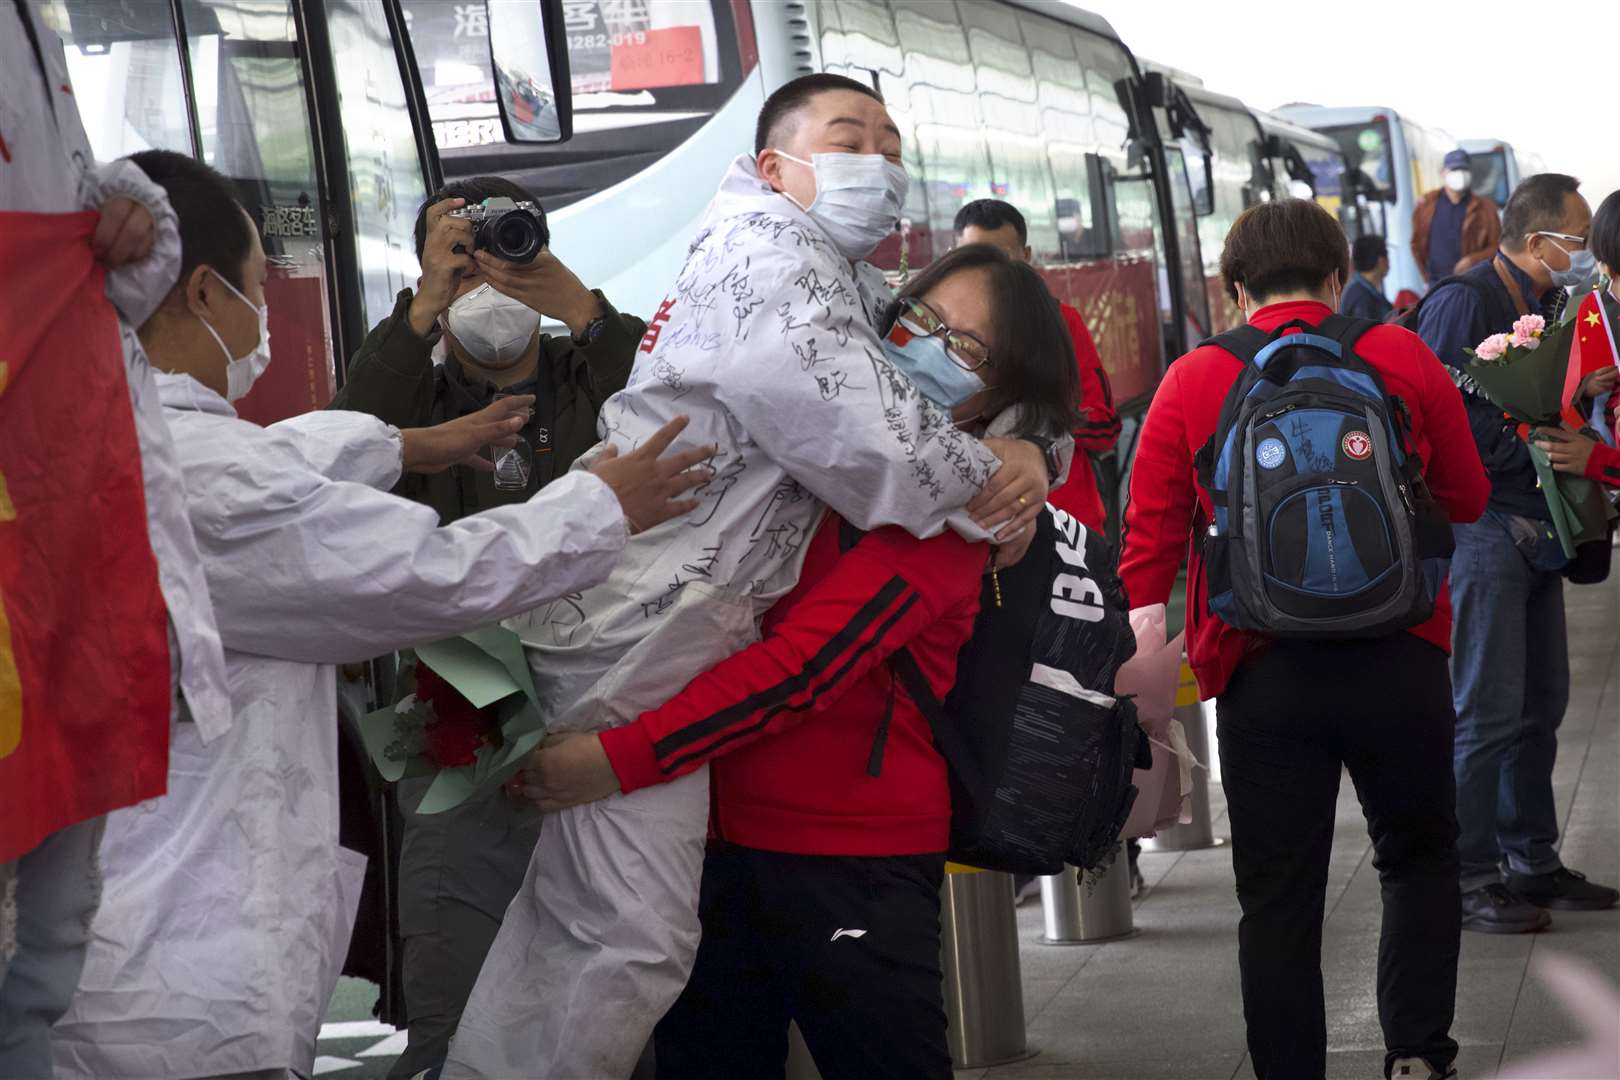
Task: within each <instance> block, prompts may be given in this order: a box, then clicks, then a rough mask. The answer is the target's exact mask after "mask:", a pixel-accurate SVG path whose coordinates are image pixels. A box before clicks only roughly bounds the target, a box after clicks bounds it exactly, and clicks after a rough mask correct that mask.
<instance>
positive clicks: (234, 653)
mask: <svg viewBox="0 0 1620 1080" xmlns="http://www.w3.org/2000/svg"><path fill="white" fill-rule="evenodd" d="M132 160H133V161H134V162H135V163H136V164H137V165H139V166H140V168H141V170H142V171H143V172H144V173H145V174H146V175H148V176H149V177H151V178H152V180H154V181H155V182H156V183H157V184H159V185H160V186H161V187H162V188H163V189H164V190H165V191H166V193H167V195H168V198H169V201H170V203H171V204H172V205H173V207H174V209H175V211H176V213H177V214H178V215H179V219H180V220H179V233H180V247H181V256H180V274H179V281H178V284H176V285H175V287H174V288H173V289H172V290H171V291H170V292H169V294H168V296H167V297H166V298H165V299H164V301H163V302H162V304H161V305H160V306H159V307H158V308H157V310H156V312H155V313H154V314H153V315H152V316H151V317H150V318H149V319H148V320H147V321H146V322H145V324H144V325H143V326H142V327H141V329H140V335H141V341H142V343H143V344H144V345H145V347H146V351H147V353H148V355H150V357H151V358H152V363H153V366H154V367H155V368H156V369H157V370H158V371H160V372H162V373H163V374H160V375H158V377H157V382H158V390H159V393H160V394H161V396H162V400H163V407H164V418H165V420H166V421H167V423H168V425H169V427H170V429H171V430H172V432H173V434H174V439H175V445H176V447H177V449H178V456H179V461H180V465H181V469H182V471H183V475H184V480H185V494H186V503H187V510H188V514H189V517H190V523H191V526H192V529H193V530H194V533H195V535H196V540H197V543H198V547H199V550H200V553H201V562H202V569H203V571H204V573H205V575H206V578H207V583H208V589H209V592H210V594H211V595H212V598H213V602H214V609H215V612H216V615H217V618H218V622H219V627H220V635H221V638H222V640H223V642H224V645H225V647H226V652H225V656H226V666H227V671H228V676H229V683H230V697H231V707H232V708H233V710H234V714H235V716H234V723H233V724H232V725H231V727H230V728H229V730H228V731H227V732H226V733H225V734H223V735H221V736H220V737H219V738H217V739H215V740H214V741H213V742H211V743H207V744H206V745H205V744H204V743H203V741H202V739H201V737H200V735H199V730H200V729H201V728H202V726H203V722H204V720H205V719H206V718H205V717H202V716H195V715H194V716H191V717H182V718H181V720H180V721H179V722H177V723H176V724H175V725H174V731H173V744H172V752H171V756H170V766H169V778H168V781H169V783H168V793H167V794H165V795H163V796H161V797H159V798H156V799H152V800H149V801H148V802H145V803H141V804H139V805H137V806H134V807H131V808H128V809H125V810H121V811H119V812H117V813H115V814H113V815H111V817H110V818H109V820H108V824H107V829H106V836H105V839H104V841H103V844H102V859H103V864H104V873H105V880H106V885H105V897H104V900H103V903H102V907H101V911H100V914H99V915H98V916H97V918H96V921H95V924H94V927H93V934H92V936H93V940H92V942H91V945H90V949H89V954H88V957H87V959H86V962H85V966H84V971H83V974H82V976H81V977H80V980H79V987H78V992H77V994H76V995H75V998H74V1001H73V1004H72V1005H71V1007H70V1008H69V1010H68V1012H67V1013H66V1015H65V1016H64V1017H63V1018H62V1019H61V1020H60V1021H59V1022H58V1023H57V1025H56V1027H55V1028H54V1030H53V1031H52V1055H53V1058H54V1065H55V1071H54V1075H56V1076H57V1077H83V1078H86V1080H91V1078H93V1080H113V1078H127V1080H149V1078H151V1077H158V1076H161V1077H165V1078H168V1080H187V1078H197V1077H210V1078H214V1077H228V1076H248V1077H255V1078H259V1077H277V1078H284V1077H287V1076H296V1077H307V1076H310V1075H311V1074H312V1073H313V1070H314V1061H315V1039H316V1034H317V1031H318V1030H319V1026H320V1020H321V1016H322V1014H323V1012H324V1011H325V1007H326V1004H327V1001H328V999H329V997H330V995H331V992H332V989H333V987H334V985H335V983H336V981H337V974H338V965H339V964H340V963H341V961H342V959H343V956H344V952H345V949H346V947H347V943H348V937H349V927H350V924H351V922H352V919H353V916H354V905H355V903H356V900H357V899H358V888H359V875H360V874H361V873H362V872H363V868H364V867H363V863H364V860H363V859H360V858H359V857H357V856H355V855H354V853H352V852H346V851H345V850H344V849H342V848H340V847H339V845H338V814H337V809H338V804H337V800H338V792H337V770H338V732H337V726H336V675H335V670H336V669H335V666H334V665H335V664H338V663H344V662H349V661H355V660H362V659H365V658H368V657H372V656H376V655H378V654H380V653H383V652H386V651H389V650H392V649H396V648H401V647H404V646H407V645H410V644H413V643H419V642H422V641H428V640H435V639H438V638H442V637H446V636H448V635H451V634H456V633H461V632H465V631H468V630H472V629H475V628H477V627H479V626H481V625H485V624H488V623H491V622H494V621H496V620H498V619H500V618H502V617H505V616H507V615H511V614H513V613H515V612H519V611H523V610H526V609H528V608H531V607H533V606H534V605H535V604H537V603H540V602H542V601H544V600H546V599H548V598H551V597H556V596H559V595H562V594H565V593H569V592H574V591H577V590H580V589H583V588H586V587H588V586H590V585H591V584H593V583H595V582H598V581H601V580H602V579H603V578H605V577H606V575H607V574H608V572H609V570H610V569H611V567H612V566H613V565H614V563H615V562H617V561H618V558H619V556H620V553H621V551H622V549H623V547H624V543H625V539H626V537H627V535H628V534H629V533H631V532H633V531H635V530H636V529H638V528H650V527H652V526H654V525H656V524H658V523H660V522H663V521H666V520H668V519H669V518H671V517H673V516H675V515H676V514H678V513H681V512H684V511H686V510H688V509H690V508H692V506H693V505H694V504H693V503H692V502H690V501H684V500H682V499H681V495H682V494H683V493H684V492H686V491H689V490H690V489H691V488H692V487H693V486H695V485H696V484H698V483H699V482H701V480H702V479H703V478H705V477H706V476H707V475H708V474H707V471H706V470H701V469H695V468H694V466H696V465H697V464H698V463H699V462H700V461H701V460H702V459H703V458H704V457H706V456H707V455H708V454H709V453H710V452H711V451H710V449H709V448H704V449H699V450H695V451H688V452H686V453H677V454H670V455H668V456H662V457H661V456H660V455H661V454H662V452H663V450H664V449H665V448H667V446H668V445H669V443H670V442H671V441H672V440H673V439H674V437H675V435H676V434H677V433H678V432H679V431H680V430H681V428H682V427H683V423H682V422H679V421H677V422H675V423H671V424H669V425H666V426H665V427H664V428H663V429H661V430H660V431H659V432H657V433H654V434H651V435H650V436H649V438H648V439H647V440H646V441H645V442H644V443H643V445H642V447H641V449H639V450H637V451H635V452H633V453H626V454H624V455H622V456H619V455H608V456H606V457H604V458H603V459H602V460H601V461H600V462H598V463H597V465H596V466H595V467H594V468H593V469H592V470H591V471H588V472H587V471H581V472H578V473H575V474H573V475H571V476H569V477H568V478H566V479H564V480H560V481H558V482H557V483H556V484H554V485H552V486H551V487H550V488H549V489H548V490H547V491H545V492H544V493H542V494H540V495H537V496H535V497H534V498H533V499H530V500H528V501H526V502H523V503H520V504H517V505H513V506H506V507H498V508H494V509H491V510H488V511H485V512H484V513H481V514H475V515H472V516H470V517H468V518H466V519H464V520H462V521H459V522H456V523H453V524H451V525H447V526H442V527H441V526H440V525H439V522H438V516H437V515H436V514H435V513H434V512H433V511H431V510H429V509H427V508H426V507H422V506H419V505H416V504H415V503H412V502H409V501H407V500H405V499H400V498H397V497H395V496H392V495H389V494H387V493H386V491H385V490H378V489H387V488H389V487H392V486H393V485H394V484H395V482H396V481H397V480H398V478H399V476H400V474H401V472H402V470H412V469H417V470H420V469H435V468H443V467H445V466H447V465H449V464H451V463H453V462H458V461H462V460H465V459H467V458H468V457H469V456H470V455H472V454H474V453H475V452H476V451H477V449H478V448H479V447H480V446H483V445H486V444H491V443H494V444H497V445H501V444H509V443H510V442H511V441H512V439H513V437H514V434H515V432H516V431H517V430H518V429H519V428H520V427H521V426H522V425H523V423H524V416H523V413H524V412H525V410H526V409H527V408H528V406H529V405H530V403H531V400H532V399H529V398H526V397H518V398H515V399H513V400H512V401H511V402H501V403H497V404H496V405H494V406H491V407H490V408H488V409H485V410H481V411H479V412H477V413H474V414H473V415H471V416H468V417H464V418H462V419H459V420H455V421H451V422H448V423H445V424H442V425H438V426H435V427H431V428H418V429H408V430H404V431H401V430H400V429H398V428H396V427H393V426H391V425H388V424H385V423H383V422H381V421H379V420H377V419H375V418H373V417H369V416H365V415H363V414H360V413H355V412H340V411H329V412H321V413H313V414H307V415H305V416H301V417H297V418H295V419H293V420H289V421H283V422H282V423H279V424H275V425H272V426H271V427H269V428H261V427H259V426H257V425H255V424H251V423H249V422H247V421H244V420H240V419H238V418H237V417H236V415H235V410H234V409H233V407H232V405H231V402H232V401H233V400H235V399H238V398H240V397H241V396H242V395H244V394H246V393H247V392H248V390H249V388H250V387H251V386H252V385H253V382H254V380H255V379H256V378H257V377H258V375H259V374H261V373H262V372H263V371H264V369H265V367H266V365H267V364H268V363H269V345H270V343H269V340H268V334H267V333H266V307H265V303H264V278H265V274H266V260H265V255H264V250H263V248H262V247H261V246H260V242H259V237H258V233H257V230H256V229H255V228H254V226H253V222H252V220H251V218H249V217H248V215H247V213H246V212H245V211H244V210H243V209H242V207H241V205H240V204H239V203H238V202H237V201H236V199H235V198H234V196H233V194H232V191H231V188H230V184H229V182H228V181H226V180H225V179H224V178H223V177H221V176H220V175H219V174H218V173H216V172H214V171H213V170H212V169H210V168H209V167H208V166H206V165H203V164H201V163H200V162H197V161H195V160H193V159H192V158H190V157H187V156H184V155H181V154H176V153H172V152H169V151H160V150H151V151H144V152H142V153H140V154H137V155H135V156H134V158H133V159H132ZM190 721H195V722H190Z"/></svg>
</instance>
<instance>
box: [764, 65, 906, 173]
mask: <svg viewBox="0 0 1620 1080" xmlns="http://www.w3.org/2000/svg"><path fill="white" fill-rule="evenodd" d="M829 90H852V91H854V92H855V93H857V94H865V95H866V96H867V97H869V98H871V99H872V100H873V101H876V102H878V103H879V104H882V103H883V95H882V94H880V93H878V92H877V91H876V90H874V89H872V88H871V87H870V86H868V85H866V84H865V83H863V82H857V81H855V80H854V79H851V78H847V77H845V76H843V75H834V74H833V73H832V72H830V71H819V72H816V73H815V74H813V75H800V76H799V77H798V78H797V79H794V80H793V81H792V82H790V83H784V84H783V85H781V86H779V87H777V88H776V89H775V90H774V91H773V92H772V93H771V96H770V97H768V98H766V99H765V104H764V105H761V106H760V109H759V122H758V123H757V124H756V125H755V126H754V153H755V154H759V153H761V152H762V151H763V150H764V149H765V148H766V147H768V146H774V145H776V143H778V142H780V141H782V140H783V139H785V138H786V135H785V133H784V132H783V131H782V130H781V128H782V125H783V124H784V123H785V122H786V121H787V120H789V119H790V118H791V117H792V116H793V114H794V113H796V112H798V111H799V110H800V109H801V108H803V107H804V106H806V105H808V104H809V103H810V99H811V98H813V97H815V96H816V95H817V94H825V93H826V92H827V91H829Z"/></svg>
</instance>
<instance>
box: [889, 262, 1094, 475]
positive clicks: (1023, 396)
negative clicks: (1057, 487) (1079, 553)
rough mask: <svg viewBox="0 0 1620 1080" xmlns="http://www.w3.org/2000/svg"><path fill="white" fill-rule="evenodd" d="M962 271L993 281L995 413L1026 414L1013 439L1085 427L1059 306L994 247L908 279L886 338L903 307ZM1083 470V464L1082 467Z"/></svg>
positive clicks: (1034, 277) (1033, 275)
mask: <svg viewBox="0 0 1620 1080" xmlns="http://www.w3.org/2000/svg"><path fill="white" fill-rule="evenodd" d="M964 270H985V271H988V272H989V275H990V311H991V317H992V318H993V319H994V320H995V326H996V341H995V348H994V349H993V350H992V351H991V353H990V361H991V363H992V364H993V365H994V371H993V373H992V374H991V375H990V377H989V378H988V379H987V380H986V381H987V382H989V383H991V384H992V385H993V389H994V395H993V400H994V404H993V410H994V411H996V412H999V411H1001V410H1002V409H1006V408H1010V407H1012V406H1014V405H1017V406H1021V407H1022V412H1021V414H1020V416H1019V424H1018V429H1017V430H1016V431H1015V432H1013V434H1015V435H1043V436H1046V437H1049V438H1055V437H1056V436H1058V435H1061V434H1063V433H1065V432H1070V431H1073V430H1074V429H1075V428H1077V427H1079V426H1080V372H1079V370H1078V368H1077V367H1076V366H1075V360H1074V339H1073V338H1071V337H1070V336H1069V327H1068V324H1066V323H1065V322H1064V321H1063V312H1062V310H1061V309H1060V308H1059V307H1058V302H1057V300H1056V299H1055V298H1054V297H1053V296H1052V293H1051V292H1050V290H1048V289H1047V287H1046V282H1045V281H1044V280H1043V279H1042V278H1041V275H1040V272H1039V271H1037V270H1036V269H1035V268H1034V267H1032V266H1030V265H1029V264H1028V263H1025V262H1022V261H1021V260H1018V259H1014V258H1012V257H1011V256H1009V255H1008V254H1007V253H1006V252H1005V251H1002V250H1001V249H1000V248H998V247H993V246H991V245H990V244H968V245H966V246H964V247H959V248H953V249H951V250H950V251H948V252H946V253H945V254H944V255H942V256H940V257H939V258H937V259H935V260H934V261H933V262H931V263H929V264H928V265H927V266H925V267H924V268H923V269H922V271H921V272H919V273H918V274H916V275H915V276H914V277H912V278H910V279H909V280H908V281H907V282H906V283H905V284H904V285H903V286H901V287H900V291H899V293H898V294H896V302H895V303H892V304H890V305H889V307H888V309H887V310H886V311H885V312H884V316H883V319H882V323H881V326H880V329H881V331H882V332H883V333H884V334H887V333H888V332H889V330H890V329H891V328H892V327H893V326H894V322H895V319H896V318H898V317H899V313H900V304H899V301H900V300H904V299H906V298H907V297H912V296H918V297H920V296H922V295H924V294H926V293H927V292H929V291H930V290H931V289H933V288H934V287H935V286H936V285H938V284H939V283H940V282H942V281H944V280H945V279H946V278H948V277H950V276H951V275H953V274H958V273H961V272H962V271H964ZM1082 464H1083V463H1082Z"/></svg>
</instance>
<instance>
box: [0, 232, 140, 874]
mask: <svg viewBox="0 0 1620 1080" xmlns="http://www.w3.org/2000/svg"><path fill="white" fill-rule="evenodd" d="M96 221H97V215H96V214H95V213H93V212H86V213H79V214H27V213H18V212H0V266H7V267H27V272H26V273H13V274H8V276H7V280H6V285H5V287H4V288H3V289H0V806H3V809H0V863H7V862H12V861H14V860H15V859H17V858H18V857H19V856H21V855H24V854H26V853H27V852H28V851H30V850H31V849H33V848H34V847H36V846H38V844H39V842H40V841H41V840H43V839H45V837H46V836H48V835H50V834H51V833H52V832H55V831H56V830H58V829H62V828H66V827H67V826H69V825H72V824H74V823H75V822H79V821H84V820H86V819H88V818H93V817H98V816H100V815H102V814H105V813H108V812H109V811H112V810H116V809H117V808H119V807H121V806H128V805H130V804H131V803H136V802H140V801H141V800H143V799H149V798H152V797H153V796H155V795H161V794H163V791H164V787H165V785H166V783H167V777H168V763H169V652H168V639H167V632H166V630H165V624H166V620H167V616H166V614H165V611H164V606H163V596H162V593H160V592H159V590H158V573H157V562H156V560H155V559H154V558H153V555H152V545H151V543H150V542H149V541H148V540H147V538H146V496H145V493H144V489H143V488H142V484H141V453H140V444H139V442H138V441H137V438H136V433H135V418H134V415H133V413H132V412H131V411H130V396H129V384H128V382H127V381H126V375H125V371H124V353H123V347H122V344H121V337H120V333H121V331H120V328H119V323H118V316H117V314H116V313H115V312H114V311H113V307H112V305H111V304H110V303H108V301H107V297H106V295H105V292H104V290H103V271H102V268H101V267H100V265H98V264H97V262H96V259H95V256H94V255H92V254H91V252H90V237H91V235H92V234H93V233H94V232H95V228H96Z"/></svg>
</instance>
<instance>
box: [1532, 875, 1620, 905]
mask: <svg viewBox="0 0 1620 1080" xmlns="http://www.w3.org/2000/svg"><path fill="white" fill-rule="evenodd" d="M1507 887H1508V889H1509V890H1510V891H1511V892H1512V893H1513V895H1514V896H1517V897H1519V898H1520V899H1522V900H1528V901H1529V902H1530V903H1532V904H1534V905H1536V907H1543V908H1551V909H1552V910H1554V911H1602V910H1603V909H1604V908H1612V907H1614V905H1615V902H1616V901H1620V890H1617V889H1611V888H1609V887H1608V886H1607V885H1594V884H1592V883H1591V882H1590V881H1587V880H1586V875H1585V874H1582V873H1580V872H1579V871H1575V870H1570V869H1568V868H1566V867H1562V866H1560V867H1559V868H1558V869H1557V870H1554V871H1553V872H1552V873H1550V874H1509V875H1508V878H1507Z"/></svg>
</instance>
